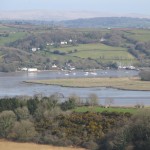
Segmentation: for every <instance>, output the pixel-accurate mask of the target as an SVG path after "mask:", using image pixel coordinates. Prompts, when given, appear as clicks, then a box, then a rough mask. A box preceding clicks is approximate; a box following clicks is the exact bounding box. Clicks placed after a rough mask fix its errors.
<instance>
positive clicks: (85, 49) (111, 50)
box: [49, 43, 135, 64]
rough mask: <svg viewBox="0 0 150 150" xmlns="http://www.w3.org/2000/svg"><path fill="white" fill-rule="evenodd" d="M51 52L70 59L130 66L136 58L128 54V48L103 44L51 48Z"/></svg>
mask: <svg viewBox="0 0 150 150" xmlns="http://www.w3.org/2000/svg"><path fill="white" fill-rule="evenodd" d="M49 50H50V51H51V52H53V51H55V50H59V51H60V52H65V53H68V54H67V55H68V56H69V57H71V56H72V57H78V58H91V59H101V61H102V62H108V61H115V62H117V60H118V61H119V62H121V63H122V62H123V61H126V62H127V63H128V62H129V64H130V63H131V61H135V58H134V57H133V56H132V55H131V54H130V53H128V51H127V49H126V48H122V47H112V46H107V45H104V44H101V43H95V44H79V45H77V46H70V45H69V46H63V47H58V48H52V47H49Z"/></svg>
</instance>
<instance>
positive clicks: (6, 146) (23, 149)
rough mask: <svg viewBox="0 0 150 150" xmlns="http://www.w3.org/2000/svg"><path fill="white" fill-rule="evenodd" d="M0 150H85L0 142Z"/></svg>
mask: <svg viewBox="0 0 150 150" xmlns="http://www.w3.org/2000/svg"><path fill="white" fill-rule="evenodd" d="M0 150H85V149H82V148H69V147H55V146H48V145H38V144H33V143H16V142H8V141H3V140H0Z"/></svg>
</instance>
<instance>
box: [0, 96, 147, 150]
mask: <svg viewBox="0 0 150 150" xmlns="http://www.w3.org/2000/svg"><path fill="white" fill-rule="evenodd" d="M89 102H90V107H93V106H94V105H97V97H96V96H95V95H90V96H89ZM86 103H87V102H86ZM80 105H81V101H80V99H79V97H77V96H75V95H72V96H70V97H69V98H68V99H67V100H66V101H63V102H60V100H59V95H57V94H53V95H51V96H49V97H42V96H40V95H36V96H34V97H14V98H1V99H0V138H5V139H8V140H14V141H22V142H28V141H30V142H31V141H32V142H36V143H43V144H53V145H57V146H70V145H72V146H75V147H84V148H87V149H91V150H102V149H105V150H148V149H150V144H149V143H150V122H149V121H150V120H149V117H150V112H149V110H144V111H140V113H139V114H138V113H137V114H135V115H132V114H130V113H117V112H107V111H105V112H102V113H96V112H85V113H77V112H74V111H73V109H74V108H75V107H76V106H80Z"/></svg>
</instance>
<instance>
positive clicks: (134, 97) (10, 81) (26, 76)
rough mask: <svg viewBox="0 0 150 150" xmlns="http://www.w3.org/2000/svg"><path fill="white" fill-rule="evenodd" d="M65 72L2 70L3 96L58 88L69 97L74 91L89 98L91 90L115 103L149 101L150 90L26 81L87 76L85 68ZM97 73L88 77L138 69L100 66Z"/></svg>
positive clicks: (0, 93)
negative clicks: (55, 84) (62, 85)
mask: <svg viewBox="0 0 150 150" xmlns="http://www.w3.org/2000/svg"><path fill="white" fill-rule="evenodd" d="M65 73H66V72H50V71H47V72H30V73H27V72H18V73H0V97H4V96H16V95H18V96H19V95H28V96H33V95H35V94H39V93H42V94H43V95H46V96H49V95H51V94H53V93H55V92H58V93H61V94H63V95H64V96H65V97H66V98H67V97H68V96H69V95H70V94H72V93H75V94H77V95H79V96H80V97H81V98H82V99H83V100H85V99H86V98H87V96H88V95H89V94H90V93H95V94H97V95H98V97H99V102H100V103H102V104H104V102H105V99H106V98H112V99H113V100H114V104H113V105H135V104H138V103H143V104H144V105H150V92H149V91H147V92H146V91H124V90H117V89H111V88H67V87H60V86H51V85H38V84H26V83H24V82H23V81H26V80H37V79H52V78H71V77H77V78H78V77H84V78H85V77H86V76H85V75H84V74H85V72H83V71H77V72H70V73H69V75H68V76H65ZM96 73H97V75H95V76H92V75H91V74H90V75H88V77H99V76H105V77H108V76H109V77H110V76H111V77H114V76H115V77H117V76H118V77H120V76H135V75H138V72H137V71H128V73H127V72H126V71H122V70H120V71H114V70H100V71H97V72H96Z"/></svg>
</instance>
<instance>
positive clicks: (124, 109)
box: [74, 106, 138, 114]
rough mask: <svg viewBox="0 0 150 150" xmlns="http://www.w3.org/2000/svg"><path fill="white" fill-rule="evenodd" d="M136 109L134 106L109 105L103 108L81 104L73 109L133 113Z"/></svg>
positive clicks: (78, 110)
mask: <svg viewBox="0 0 150 150" xmlns="http://www.w3.org/2000/svg"><path fill="white" fill-rule="evenodd" d="M137 110H138V109H136V108H124V107H110V108H103V107H99V106H93V107H92V106H83V107H77V108H75V109H74V111H75V112H87V111H89V112H100V113H102V112H105V111H107V112H118V113H131V114H134V113H136V112H137Z"/></svg>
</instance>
